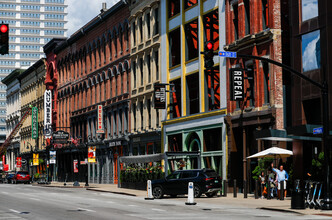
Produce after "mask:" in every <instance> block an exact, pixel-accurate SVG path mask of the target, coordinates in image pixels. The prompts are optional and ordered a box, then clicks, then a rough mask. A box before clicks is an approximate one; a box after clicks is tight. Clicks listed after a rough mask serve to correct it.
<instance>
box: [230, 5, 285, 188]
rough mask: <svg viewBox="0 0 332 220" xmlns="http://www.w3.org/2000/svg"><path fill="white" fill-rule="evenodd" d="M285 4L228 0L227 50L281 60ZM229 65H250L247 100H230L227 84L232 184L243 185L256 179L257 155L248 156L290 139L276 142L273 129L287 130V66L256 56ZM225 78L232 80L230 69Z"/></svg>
mask: <svg viewBox="0 0 332 220" xmlns="http://www.w3.org/2000/svg"><path fill="white" fill-rule="evenodd" d="M285 3H286V1H283V0H273V1H266V0H261V1H252V0H235V1H231V0H226V30H227V31H226V45H225V46H224V49H225V50H228V51H236V52H237V53H239V54H248V55H254V56H261V57H265V58H269V59H272V60H275V61H277V62H282V61H283V55H284V54H283V53H282V24H283V23H282V22H283V19H282V18H284V17H282V16H281V11H282V9H283V7H284V9H287V4H285ZM230 68H243V69H247V71H245V74H244V77H246V79H245V80H244V93H245V94H244V96H245V98H244V100H243V101H231V100H230V95H231V94H230V87H229V85H230V83H227V91H228V92H227V93H228V95H227V97H228V98H227V113H228V115H227V124H228V127H229V130H228V158H229V161H228V174H229V176H228V178H229V179H230V180H231V181H230V182H231V183H232V182H233V179H237V180H238V182H239V186H240V188H242V180H250V181H251V180H253V179H252V178H251V171H252V170H253V169H254V168H255V166H256V165H257V162H256V160H251V161H250V162H248V161H247V158H246V157H247V156H250V155H251V154H254V153H256V152H257V151H261V150H264V149H266V148H269V147H270V146H272V145H273V146H277V145H278V146H279V147H283V148H286V142H278V141H277V140H278V137H275V135H274V134H273V132H274V131H275V130H282V129H284V107H285V106H284V102H283V98H284V93H283V88H284V87H283V71H282V69H281V68H280V67H277V66H274V65H271V64H268V63H265V62H260V61H258V60H254V59H227V69H230ZM227 77H228V79H227V81H228V82H230V79H229V74H227ZM256 131H258V132H256ZM255 132H256V133H255ZM263 133H264V134H263ZM266 134H267V135H266ZM256 138H262V139H260V140H256ZM264 140H266V141H264ZM250 181H249V182H250Z"/></svg>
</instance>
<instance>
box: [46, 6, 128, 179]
mask: <svg viewBox="0 0 332 220" xmlns="http://www.w3.org/2000/svg"><path fill="white" fill-rule="evenodd" d="M128 17H129V9H128V5H127V3H125V2H124V1H119V2H118V3H116V4H115V5H114V6H112V7H111V8H110V9H106V5H105V4H103V8H102V10H101V13H100V14H99V15H98V16H96V17H95V18H94V19H92V20H91V21H90V22H88V23H87V24H86V25H85V26H83V27H82V28H81V29H80V30H78V31H77V32H76V33H74V34H73V35H72V36H71V37H70V38H68V39H67V40H66V41H63V42H62V43H61V44H60V45H58V46H55V48H54V50H53V51H54V54H55V55H56V68H57V69H56V70H57V80H56V81H57V99H56V101H57V116H56V118H57V122H56V128H57V130H64V131H67V132H70V135H71V142H70V144H65V145H63V146H60V147H61V148H58V149H57V164H58V167H57V173H58V180H59V181H64V179H65V178H66V176H67V180H68V181H70V180H79V181H84V180H85V173H86V169H87V166H86V165H80V166H79V168H78V169H79V173H78V174H77V175H76V176H75V175H74V172H73V160H75V159H76V160H78V161H83V160H84V159H85V158H86V157H87V147H88V146H96V148H97V150H96V159H97V163H91V164H89V165H88V172H89V180H90V182H93V183H113V182H114V183H116V182H117V172H118V167H117V165H118V163H117V158H118V156H121V155H128V154H129V147H128V140H129V138H128V133H129V115H128V113H129V107H130V106H129V103H128V102H129V88H130V74H129V68H130V62H129V47H130V41H129V31H128V30H129V25H128V21H127V19H128ZM49 61H50V62H52V59H50V60H49ZM98 106H101V108H102V119H101V128H99V126H98V125H99V123H98V115H97V108H98ZM58 147H59V146H58Z"/></svg>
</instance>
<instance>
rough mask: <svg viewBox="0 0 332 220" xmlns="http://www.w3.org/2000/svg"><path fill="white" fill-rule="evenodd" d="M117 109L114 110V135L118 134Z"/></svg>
mask: <svg viewBox="0 0 332 220" xmlns="http://www.w3.org/2000/svg"><path fill="white" fill-rule="evenodd" d="M116 115H117V113H116V111H114V112H113V135H116V134H117V122H116V121H117V120H116Z"/></svg>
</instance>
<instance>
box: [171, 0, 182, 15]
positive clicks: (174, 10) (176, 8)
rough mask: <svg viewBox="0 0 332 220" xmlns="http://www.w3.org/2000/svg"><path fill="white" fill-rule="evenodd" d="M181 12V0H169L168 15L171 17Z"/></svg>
mask: <svg viewBox="0 0 332 220" xmlns="http://www.w3.org/2000/svg"><path fill="white" fill-rule="evenodd" d="M179 13H180V0H169V1H168V17H169V18H171V17H173V16H175V15H177V14H179Z"/></svg>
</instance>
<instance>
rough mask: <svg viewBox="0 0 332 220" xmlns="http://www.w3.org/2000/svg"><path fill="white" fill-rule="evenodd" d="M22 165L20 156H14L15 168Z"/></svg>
mask: <svg viewBox="0 0 332 220" xmlns="http://www.w3.org/2000/svg"><path fill="white" fill-rule="evenodd" d="M21 167H22V157H16V168H21Z"/></svg>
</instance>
